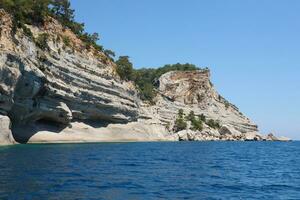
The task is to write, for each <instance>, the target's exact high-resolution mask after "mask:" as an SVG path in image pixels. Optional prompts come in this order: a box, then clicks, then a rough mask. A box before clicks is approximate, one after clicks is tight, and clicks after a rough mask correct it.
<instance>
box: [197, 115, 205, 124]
mask: <svg viewBox="0 0 300 200" xmlns="http://www.w3.org/2000/svg"><path fill="white" fill-rule="evenodd" d="M198 117H199V119H200V120H201V121H202V122H204V123H205V122H206V117H205V115H204V114H201V115H199V116H198Z"/></svg>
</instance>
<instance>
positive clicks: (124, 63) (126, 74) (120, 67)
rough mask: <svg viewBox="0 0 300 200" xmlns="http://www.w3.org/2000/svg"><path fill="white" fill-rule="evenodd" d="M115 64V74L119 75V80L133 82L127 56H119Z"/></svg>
mask: <svg viewBox="0 0 300 200" xmlns="http://www.w3.org/2000/svg"><path fill="white" fill-rule="evenodd" d="M116 64H117V73H118V74H119V76H120V78H121V79H123V80H126V81H132V80H134V71H133V65H132V63H131V62H130V61H129V57H128V56H120V57H119V59H118V60H117V61H116Z"/></svg>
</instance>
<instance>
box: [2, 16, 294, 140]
mask: <svg viewBox="0 0 300 200" xmlns="http://www.w3.org/2000/svg"><path fill="white" fill-rule="evenodd" d="M12 28H13V22H12V17H11V16H10V14H8V13H7V12H5V11H4V10H0V144H14V143H66V142H67V143H72V142H113V141H179V140H180V141H182V140H183V141H216V140H228V141H234V140H239V141H263V140H265V141H288V140H289V139H287V138H277V137H275V136H274V135H272V134H269V135H268V136H263V135H261V134H260V133H259V132H258V127H257V125H255V124H253V123H252V122H251V121H250V119H248V118H247V117H245V116H244V115H243V114H242V113H241V112H240V111H239V110H238V108H237V107H236V106H234V105H233V104H231V103H230V102H228V101H227V100H226V99H225V98H223V97H222V96H221V95H219V94H218V93H217V91H216V90H215V89H214V87H213V84H212V83H211V81H210V71H209V69H199V70H194V71H170V72H167V73H165V74H163V75H162V76H161V77H160V78H159V80H157V83H156V84H157V88H156V96H155V98H154V101H153V102H152V103H148V102H145V101H142V100H141V99H140V97H139V91H138V90H137V89H136V86H135V84H134V83H133V82H131V81H124V80H122V79H121V78H120V77H119V75H118V74H117V72H116V64H115V63H114V62H113V60H112V59H110V58H109V57H108V56H107V55H106V54H105V53H103V52H101V51H95V49H93V48H89V49H87V48H86V46H85V45H84V44H83V42H82V41H81V39H79V38H78V37H77V36H76V35H75V34H74V33H73V32H72V31H71V30H69V29H67V28H65V27H63V26H62V25H61V24H60V23H59V22H58V21H57V20H55V19H53V18H48V19H47V21H46V22H45V24H44V25H43V26H34V25H26V28H27V29H29V30H30V32H31V33H32V36H31V37H29V36H28V35H26V34H25V33H24V29H17V31H16V32H15V33H14V34H12ZM27 29H26V30H27ZM44 35H47V39H46V40H45V44H44V46H46V47H47V48H46V49H44V48H42V47H41V45H38V44H37V42H36V41H37V39H38V38H40V37H41V36H44ZM179 112H181V114H180V115H181V116H179V115H178V113H179ZM191 113H192V115H193V116H192V117H193V119H189V118H188V117H189V116H190V115H191ZM201 117H202V118H201ZM178 118H181V119H180V120H181V121H182V122H184V123H185V126H184V127H183V128H182V127H181V128H180V127H178V123H177V122H178ZM194 118H195V119H197V120H199V121H198V122H199V123H200V118H201V126H199V127H198V128H195V127H194V126H195V125H194V124H195V123H194V122H195V120H194ZM198 118H199V119H198Z"/></svg>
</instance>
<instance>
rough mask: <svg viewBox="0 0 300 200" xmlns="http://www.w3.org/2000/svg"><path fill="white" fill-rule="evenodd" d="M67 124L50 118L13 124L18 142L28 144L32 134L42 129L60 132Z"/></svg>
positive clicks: (13, 131)
mask: <svg viewBox="0 0 300 200" xmlns="http://www.w3.org/2000/svg"><path fill="white" fill-rule="evenodd" d="M66 127H67V125H62V124H59V123H56V122H52V121H48V120H39V121H36V122H34V123H30V124H16V123H13V124H12V128H11V130H12V134H13V136H14V139H15V141H16V142H18V143H21V144H26V143H28V141H29V140H30V138H31V137H32V136H34V135H35V134H37V133H38V132H41V131H47V132H52V133H57V134H59V133H60V132H61V131H62V130H63V129H65V128H66Z"/></svg>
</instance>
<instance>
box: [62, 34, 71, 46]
mask: <svg viewBox="0 0 300 200" xmlns="http://www.w3.org/2000/svg"><path fill="white" fill-rule="evenodd" d="M62 41H63V43H64V45H65V46H66V47H70V46H71V40H70V38H69V37H68V36H65V35H64V36H63V37H62Z"/></svg>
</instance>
